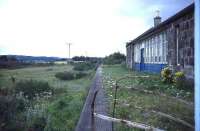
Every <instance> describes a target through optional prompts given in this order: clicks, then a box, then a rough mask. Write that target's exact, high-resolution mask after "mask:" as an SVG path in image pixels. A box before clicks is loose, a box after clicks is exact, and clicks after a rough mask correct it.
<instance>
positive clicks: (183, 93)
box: [103, 65, 194, 131]
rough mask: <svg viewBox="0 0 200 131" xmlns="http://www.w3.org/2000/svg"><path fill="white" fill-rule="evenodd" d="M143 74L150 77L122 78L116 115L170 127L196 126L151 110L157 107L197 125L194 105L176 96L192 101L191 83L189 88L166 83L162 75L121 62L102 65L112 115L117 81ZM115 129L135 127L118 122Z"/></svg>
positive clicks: (170, 128) (156, 109) (162, 127)
mask: <svg viewBox="0 0 200 131" xmlns="http://www.w3.org/2000/svg"><path fill="white" fill-rule="evenodd" d="M143 75H149V76H150V78H129V79H124V80H122V81H120V82H119V89H118V92H117V105H116V115H115V116H116V117H117V118H123V119H127V120H130V121H134V122H141V123H144V124H148V125H152V126H154V127H159V128H161V129H165V130H170V131H177V130H178V131H182V130H193V129H191V128H189V127H187V126H184V125H182V124H180V123H177V122H174V121H172V120H169V119H167V118H164V117H161V116H159V115H157V114H156V113H152V112H151V111H152V110H154V111H159V112H163V113H166V114H170V115H172V116H174V117H176V118H179V119H182V120H184V121H186V122H188V123H190V124H192V125H194V111H193V110H194V107H192V106H189V105H187V104H185V103H183V102H182V101H179V100H176V98H177V99H181V100H184V101H188V102H193V90H192V89H190V88H191V87H188V88H189V89H188V90H180V89H177V88H176V87H175V86H174V85H173V84H165V83H163V82H162V81H161V78H160V75H156V74H148V73H141V72H134V71H131V70H128V69H126V68H124V67H122V66H121V65H113V66H103V83H104V88H105V90H106V92H107V94H108V96H109V100H110V115H111V113H112V110H113V99H114V87H115V81H116V80H117V79H119V78H121V77H124V76H143ZM133 88H137V89H142V90H147V91H152V92H153V94H151V93H144V92H141V91H139V90H134V89H133ZM161 94H162V95H161ZM115 129H116V130H128V131H129V130H136V129H133V128H132V129H131V128H128V127H126V126H124V125H123V124H115Z"/></svg>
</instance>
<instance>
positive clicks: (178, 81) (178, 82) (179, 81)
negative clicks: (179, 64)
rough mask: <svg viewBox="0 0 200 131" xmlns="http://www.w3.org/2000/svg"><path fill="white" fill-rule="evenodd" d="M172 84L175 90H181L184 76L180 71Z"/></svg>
mask: <svg viewBox="0 0 200 131" xmlns="http://www.w3.org/2000/svg"><path fill="white" fill-rule="evenodd" d="M173 82H174V83H175V85H176V87H177V88H183V87H184V86H185V74H184V73H183V72H182V71H178V72H176V73H175V75H174V79H173Z"/></svg>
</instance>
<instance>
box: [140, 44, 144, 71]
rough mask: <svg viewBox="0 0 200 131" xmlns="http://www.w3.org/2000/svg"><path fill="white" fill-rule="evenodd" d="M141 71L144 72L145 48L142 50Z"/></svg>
mask: <svg viewBox="0 0 200 131" xmlns="http://www.w3.org/2000/svg"><path fill="white" fill-rule="evenodd" d="M140 56H141V58H140V59H141V61H140V71H143V70H144V48H142V49H141V55H140Z"/></svg>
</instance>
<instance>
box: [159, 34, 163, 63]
mask: <svg viewBox="0 0 200 131" xmlns="http://www.w3.org/2000/svg"><path fill="white" fill-rule="evenodd" d="M159 38H160V40H159V43H160V56H159V59H160V62H163V59H162V56H163V55H162V54H163V53H162V52H163V42H162V33H161V34H160V35H159Z"/></svg>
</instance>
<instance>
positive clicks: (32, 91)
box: [15, 80, 52, 100]
mask: <svg viewBox="0 0 200 131" xmlns="http://www.w3.org/2000/svg"><path fill="white" fill-rule="evenodd" d="M15 93H16V94H19V93H22V95H23V96H24V97H26V98H28V99H29V100H31V99H33V98H35V97H37V96H39V97H42V96H44V95H47V93H48V94H52V88H51V87H50V86H49V84H48V82H43V81H35V80H26V81H20V82H18V83H17V84H16V86H15Z"/></svg>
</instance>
